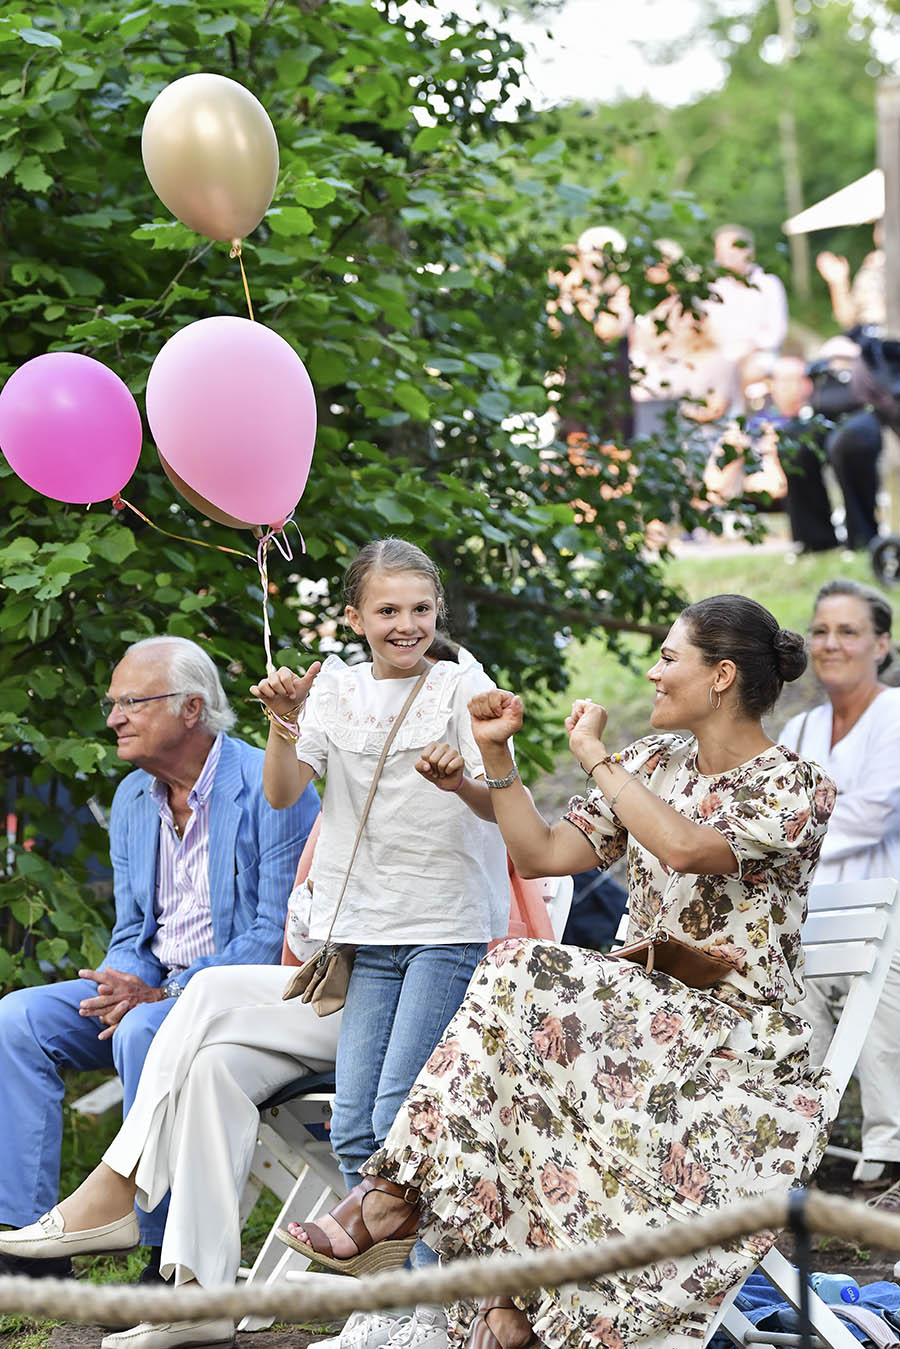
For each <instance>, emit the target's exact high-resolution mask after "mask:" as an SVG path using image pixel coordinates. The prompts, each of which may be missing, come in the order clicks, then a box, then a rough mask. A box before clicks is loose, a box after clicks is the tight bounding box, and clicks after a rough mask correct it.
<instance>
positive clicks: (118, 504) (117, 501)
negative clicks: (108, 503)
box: [112, 492, 125, 511]
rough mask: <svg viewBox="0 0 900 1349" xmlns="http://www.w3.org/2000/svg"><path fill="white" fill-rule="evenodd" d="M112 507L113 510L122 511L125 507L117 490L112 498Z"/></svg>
mask: <svg viewBox="0 0 900 1349" xmlns="http://www.w3.org/2000/svg"><path fill="white" fill-rule="evenodd" d="M112 508H113V510H114V511H124V509H125V502H124V501H123V500H122V497H121V495H120V494H119V493H118V492H116V495H115V496H114V497H113V499H112Z"/></svg>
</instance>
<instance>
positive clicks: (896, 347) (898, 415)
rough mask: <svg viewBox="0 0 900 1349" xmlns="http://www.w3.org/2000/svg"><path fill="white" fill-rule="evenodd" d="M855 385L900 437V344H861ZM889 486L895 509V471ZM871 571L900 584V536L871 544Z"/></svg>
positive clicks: (863, 399) (883, 422) (885, 341)
mask: <svg viewBox="0 0 900 1349" xmlns="http://www.w3.org/2000/svg"><path fill="white" fill-rule="evenodd" d="M853 385H854V390H855V392H856V393H857V395H858V397H859V399H860V402H864V403H867V404H868V405H869V406H870V407H871V408H872V411H873V412H874V413H875V415H876V417H877V418H878V420H879V422H880V423H881V425H882V427H885V428H887V429H889V430H891V431H893V432H894V434H895V435H900V341H897V340H895V339H894V338H880V337H866V338H864V339H863V340H862V342H861V343H860V354H859V360H858V361H857V362H856V366H855V368H854V371H853ZM892 476H893V481H892V482H891V483H890V490H891V495H892V498H893V501H894V505H895V509H896V507H897V503H898V492H900V484H898V482H897V471H896V468H895V469H894V470H893V474H892ZM870 554H871V558H872V570H873V571H874V573H875V575H876V577H877V578H878V580H879V581H881V582H882V583H883V584H884V585H897V584H900V534H882V535H880V536H879V537H878V538H876V539H873V540H872V543H871V545H870Z"/></svg>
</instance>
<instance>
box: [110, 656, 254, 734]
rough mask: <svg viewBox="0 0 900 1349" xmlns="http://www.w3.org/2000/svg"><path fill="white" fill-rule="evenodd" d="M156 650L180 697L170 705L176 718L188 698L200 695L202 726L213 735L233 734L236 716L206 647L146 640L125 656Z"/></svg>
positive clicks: (173, 699)
mask: <svg viewBox="0 0 900 1349" xmlns="http://www.w3.org/2000/svg"><path fill="white" fill-rule="evenodd" d="M154 647H159V648H160V651H161V652H162V654H164V655H165V656H166V658H167V663H168V670H169V680H170V682H171V684H172V687H173V691H176V692H177V693H178V697H177V698H172V700H171V704H170V705H171V708H172V714H173V716H178V715H179V713H180V712H181V709H182V708H183V707H184V703H185V699H186V698H189V697H190V696H191V695H192V694H199V695H200V697H201V698H202V699H203V711H202V712H201V713H200V725H201V726H204V727H205V728H206V730H208V731H209V732H210V734H211V735H218V734H219V732H220V731H230V730H231V728H232V726H233V725H234V713H233V712H232V710H231V708H230V706H229V704H228V698H227V697H226V695H225V690H224V689H223V687H222V681H221V680H220V678H219V672H218V670H217V669H216V667H215V665H214V664H213V662H212V661H211V660H210V658H209V656H208V655H207V654H206V652H205V651H204V650H203V647H202V646H198V645H197V643H196V642H192V641H191V640H190V638H188V637H144V638H142V640H141V641H139V642H133V643H132V644H131V646H130V647H129V648H128V650H127V651H126V652H125V655H126V656H130V655H132V653H133V652H135V651H146V652H149V651H150V650H151V649H152V648H154Z"/></svg>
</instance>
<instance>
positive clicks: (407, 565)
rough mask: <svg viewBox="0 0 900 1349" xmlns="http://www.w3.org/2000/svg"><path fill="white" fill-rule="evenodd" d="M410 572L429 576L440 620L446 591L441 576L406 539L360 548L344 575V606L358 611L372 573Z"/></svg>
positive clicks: (427, 559) (428, 558)
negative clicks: (346, 605) (347, 605)
mask: <svg viewBox="0 0 900 1349" xmlns="http://www.w3.org/2000/svg"><path fill="white" fill-rule="evenodd" d="M400 571H411V572H414V573H415V574H416V575H417V576H426V577H427V578H428V580H429V581H430V582H431V584H432V585H433V586H434V594H435V599H436V600H437V613H438V618H440V619H443V617H444V587H443V584H442V583H441V577H440V572H439V571H438V569H437V567H436V566H435V564H434V563H433V562H432V560H431V558H430V557H429V556H428V554H427V553H423V552H422V549H421V548H418V547H416V545H415V544H414V543H407V542H406V540H405V539H393V538H388V539H373V540H372V542H371V543H367V544H366V545H365V547H364V548H360V550H359V552H358V553H357V554H356V557H355V558H354V559H353V561H352V562H351V563H350V565H349V567H348V568H347V570H346V572H345V573H344V603H345V604H349V605H350V607H351V608H352V609H359V607H360V605H361V604H362V600H363V595H364V594H365V589H366V581H367V580H368V579H369V577H370V576H371V574H372V573H373V572H400Z"/></svg>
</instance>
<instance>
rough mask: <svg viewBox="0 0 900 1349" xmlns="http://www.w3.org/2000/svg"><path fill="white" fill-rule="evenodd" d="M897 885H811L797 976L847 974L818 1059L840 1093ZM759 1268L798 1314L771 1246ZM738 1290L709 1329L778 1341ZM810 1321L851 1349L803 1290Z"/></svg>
mask: <svg viewBox="0 0 900 1349" xmlns="http://www.w3.org/2000/svg"><path fill="white" fill-rule="evenodd" d="M898 892H900V883H898V881H897V880H893V879H888V880H868V881H841V882H839V883H837V884H833V885H816V886H813V887H812V889H811V890H810V894H809V916H808V918H807V920H806V923H805V924H804V927H803V949H804V956H805V977H806V978H807V979H822V978H828V977H833V976H834V975H838V974H847V975H851V976H852V983H851V985H850V990H849V992H848V994H847V998H846V1001H845V1003H844V1008H843V1011H842V1013H841V1017H840V1020H839V1022H838V1024H837V1026H836V1027H835V1030H834V1035H833V1037H832V1040H831V1045H830V1046H829V1049H828V1054H827V1055H826V1058H825V1064H826V1067H828V1068H830V1069H831V1071H832V1073H833V1074H834V1076H835V1079H836V1081H837V1085H838V1089H839V1090H840V1091H841V1092H842V1093H843V1092H844V1091H845V1090H846V1087H847V1083H848V1082H849V1081H850V1078H851V1076H852V1074H853V1070H854V1068H855V1067H856V1060H857V1058H858V1057H859V1051H860V1048H861V1047H862V1044H863V1042H864V1040H865V1037H866V1034H867V1032H868V1029H869V1026H870V1024H871V1022H872V1018H873V1016H874V1015H875V1009H876V1007H877V1005H878V999H879V997H880V996H881V990H882V988H883V986H884V980H885V977H886V975H887V971H888V966H889V965H890V962H891V957H892V955H893V954H894V950H895V948H896V946H897V942H898V939H900V903H898V902H897V897H898ZM758 1268H759V1270H760V1271H761V1272H762V1273H763V1274H765V1276H766V1278H767V1279H768V1280H769V1282H770V1283H771V1284H773V1285H774V1287H775V1288H776V1289H777V1290H778V1292H779V1293H781V1295H782V1296H783V1297H784V1299H785V1301H786V1302H788V1303H790V1305H791V1306H793V1307H795V1308H799V1305H800V1281H799V1278H798V1275H797V1271H796V1269H795V1268H794V1267H793V1265H792V1264H791V1263H790V1262H789V1261H788V1260H786V1259H785V1257H784V1256H783V1255H782V1254H781V1253H780V1251H777V1250H776V1249H775V1248H774V1247H773V1248H772V1249H771V1250H770V1251H769V1252H768V1253H767V1254H766V1256H765V1257H764V1258H763V1259H762V1260H761V1261H760V1263H759V1266H758ZM738 1291H739V1289H737V1288H735V1289H734V1290H733V1291H732V1292H731V1293H730V1294H729V1295H728V1297H727V1298H726V1299H725V1302H724V1303H723V1305H722V1308H721V1309H720V1313H719V1316H718V1318H717V1321H716V1324H715V1325H714V1326H713V1328H712V1329H711V1330H710V1331H709V1332H708V1334H707V1337H706V1342H707V1343H708V1341H709V1340H710V1339H711V1337H712V1335H713V1334H714V1333H715V1331H716V1330H717V1329H718V1330H722V1331H724V1332H725V1334H726V1335H728V1337H729V1338H730V1339H731V1340H732V1341H733V1343H735V1344H738V1345H747V1344H766V1343H778V1342H779V1341H778V1340H777V1339H768V1338H767V1337H766V1334H765V1332H763V1331H758V1330H757V1329H756V1328H755V1327H754V1326H753V1325H752V1323H751V1322H750V1321H749V1320H748V1319H747V1318H746V1317H745V1316H744V1315H743V1314H742V1313H741V1312H740V1311H738V1309H737V1308H736V1307H735V1306H734V1299H735V1297H736V1296H737V1293H738ZM809 1308H810V1320H811V1322H812V1324H813V1327H814V1329H815V1331H816V1334H817V1335H818V1337H819V1342H820V1343H821V1344H825V1345H828V1346H830V1349H859V1340H858V1339H856V1338H855V1337H854V1336H853V1335H852V1334H851V1333H850V1331H849V1330H848V1329H847V1326H846V1325H845V1323H844V1322H843V1321H841V1320H840V1318H839V1317H838V1316H836V1315H835V1313H834V1311H833V1310H832V1309H831V1307H830V1306H828V1304H827V1303H824V1302H822V1301H821V1299H820V1298H818V1297H817V1296H816V1294H815V1293H814V1292H813V1291H812V1289H810V1290H809Z"/></svg>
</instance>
